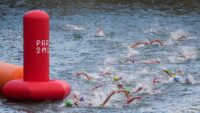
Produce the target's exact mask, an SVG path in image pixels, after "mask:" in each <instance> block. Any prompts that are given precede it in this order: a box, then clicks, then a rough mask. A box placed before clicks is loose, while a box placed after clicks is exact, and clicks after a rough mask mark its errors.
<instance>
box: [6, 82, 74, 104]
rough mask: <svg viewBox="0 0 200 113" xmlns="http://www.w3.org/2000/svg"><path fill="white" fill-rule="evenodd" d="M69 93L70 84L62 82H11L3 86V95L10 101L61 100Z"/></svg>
mask: <svg viewBox="0 0 200 113" xmlns="http://www.w3.org/2000/svg"><path fill="white" fill-rule="evenodd" d="M70 91H71V88H70V84H68V83H67V82H65V81H62V80H52V81H49V82H26V81H23V80H12V81H9V82H8V83H6V84H5V86H4V88H3V95H4V96H5V97H6V98H7V99H10V100H20V101H21V100H33V101H43V100H61V99H63V98H64V97H66V96H68V95H69V93H70Z"/></svg>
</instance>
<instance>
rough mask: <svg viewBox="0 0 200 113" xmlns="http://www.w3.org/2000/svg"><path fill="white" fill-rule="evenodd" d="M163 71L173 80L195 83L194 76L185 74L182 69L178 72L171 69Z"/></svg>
mask: <svg viewBox="0 0 200 113" xmlns="http://www.w3.org/2000/svg"><path fill="white" fill-rule="evenodd" d="M163 71H164V72H165V73H166V74H167V75H168V76H169V78H170V79H171V80H172V81H173V82H179V83H185V84H193V81H194V80H193V77H192V76H191V75H186V76H184V73H183V72H182V71H181V70H178V71H177V73H173V72H171V71H170V70H169V69H164V70H163Z"/></svg>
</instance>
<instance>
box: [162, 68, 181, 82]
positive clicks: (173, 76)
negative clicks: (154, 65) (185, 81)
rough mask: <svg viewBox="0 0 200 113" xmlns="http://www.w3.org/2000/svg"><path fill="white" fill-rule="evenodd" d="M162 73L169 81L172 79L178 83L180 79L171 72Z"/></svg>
mask: <svg viewBox="0 0 200 113" xmlns="http://www.w3.org/2000/svg"><path fill="white" fill-rule="evenodd" d="M163 71H164V72H165V73H166V74H167V75H168V77H169V79H172V81H173V82H180V77H179V76H178V75H176V74H175V73H173V72H172V71H171V70H169V69H164V70H163Z"/></svg>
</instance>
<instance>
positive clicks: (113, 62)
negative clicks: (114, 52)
mask: <svg viewBox="0 0 200 113" xmlns="http://www.w3.org/2000/svg"><path fill="white" fill-rule="evenodd" d="M116 62H117V60H116V59H115V58H113V57H106V59H105V60H104V64H116Z"/></svg>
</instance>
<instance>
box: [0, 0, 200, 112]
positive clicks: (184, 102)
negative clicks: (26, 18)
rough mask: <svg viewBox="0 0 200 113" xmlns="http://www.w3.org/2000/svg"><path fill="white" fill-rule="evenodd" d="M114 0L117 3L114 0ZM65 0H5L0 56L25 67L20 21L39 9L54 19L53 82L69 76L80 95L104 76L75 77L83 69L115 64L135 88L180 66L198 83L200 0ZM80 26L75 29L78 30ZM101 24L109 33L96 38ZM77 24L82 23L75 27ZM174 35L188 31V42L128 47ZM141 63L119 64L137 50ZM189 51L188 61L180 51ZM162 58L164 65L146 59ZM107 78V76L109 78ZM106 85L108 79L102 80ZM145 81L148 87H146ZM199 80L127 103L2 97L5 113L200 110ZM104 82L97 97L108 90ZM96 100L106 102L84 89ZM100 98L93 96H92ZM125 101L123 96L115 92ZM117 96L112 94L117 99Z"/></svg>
mask: <svg viewBox="0 0 200 113" xmlns="http://www.w3.org/2000/svg"><path fill="white" fill-rule="evenodd" d="M111 1H112V2H111ZM111 1H110V2H108V1H106V0H102V1H101V0H91V1H89V0H88V1H86V0H79V1H73V0H60V1H53V0H50V1H49V2H45V1H43V2H39V1H38V2H37V1H35V0H18V1H15V2H14V1H12V0H2V1H0V26H1V27H0V55H1V56H0V61H4V62H9V63H13V64H18V65H23V34H22V32H23V26H22V25H23V22H22V18H23V15H24V13H25V12H26V11H29V10H32V9H41V10H45V11H47V12H48V13H49V15H50V17H51V20H50V26H51V27H50V30H51V31H50V39H51V45H50V50H51V51H50V63H51V65H50V69H51V72H50V73H51V75H50V76H51V78H52V79H64V80H66V81H68V82H69V83H70V84H71V85H72V89H73V92H74V91H79V92H83V91H85V90H86V89H88V88H92V87H94V86H95V85H98V84H100V83H101V82H102V81H103V80H104V78H102V79H101V78H100V79H98V80H96V81H94V82H91V83H90V82H87V81H86V80H84V79H81V78H78V77H76V76H75V73H76V72H77V71H80V70H84V71H87V72H88V73H90V74H91V75H94V76H96V75H97V74H98V73H99V72H100V71H101V70H104V69H106V68H112V69H113V73H114V74H116V75H123V77H124V78H125V80H131V79H134V80H135V81H136V82H133V81H131V82H130V83H129V85H130V86H132V87H134V86H136V85H137V84H138V83H148V82H149V81H150V82H151V80H152V78H154V77H160V78H165V77H166V76H165V75H164V74H163V73H162V71H161V70H162V69H163V68H169V69H171V70H173V71H176V70H183V71H184V72H185V73H186V74H191V75H192V76H193V77H194V78H195V80H196V81H197V82H198V81H199V80H200V79H199V75H200V73H199V70H200V64H199V63H200V61H199V54H200V53H199V50H200V45H199V43H200V38H199V36H200V16H199V14H200V2H199V1H198V0H196V1H195V0H191V1H190V0H183V1H181V2H180V1H178V0H167V1H165V2H164V1H163V2H160V1H159V0H134V1H128V0H121V1H120V0H111ZM73 26H75V27H73ZM100 26H102V28H103V30H104V33H105V36H104V37H95V36H94V35H95V33H96V31H97V29H98V28H99V27H100ZM76 27H77V28H76ZM177 32H181V33H186V34H187V35H188V39H186V40H183V41H172V42H169V43H166V44H165V45H164V46H145V47H142V48H138V49H130V48H128V45H130V44H132V43H134V42H136V41H143V40H145V41H148V40H153V39H161V40H163V41H166V42H167V41H169V39H170V38H173V36H176V33H177ZM133 54H134V57H135V58H136V59H137V60H138V62H136V63H132V64H127V63H123V62H122V61H123V60H124V59H126V58H127V57H128V56H130V55H133ZM181 55H182V56H186V57H185V58H184V59H182V58H179V56H181ZM152 59H153V60H155V59H156V60H159V61H160V64H146V63H141V62H142V61H149V60H152ZM106 80H107V78H106ZM103 84H104V83H103ZM147 85H148V84H147ZM199 87H200V86H199V84H191V85H188V84H179V83H163V84H159V85H158V86H157V88H158V89H159V91H160V93H156V94H148V93H144V94H141V95H142V96H143V98H142V99H141V100H140V101H137V102H135V103H132V104H131V105H129V106H128V107H125V108H124V107H120V105H118V104H116V105H115V104H114V102H112V101H111V102H110V103H109V104H108V105H107V106H106V107H105V108H100V107H98V106H96V107H91V108H89V107H73V108H67V107H63V106H62V103H63V102H62V101H57V102H42V103H35V102H28V103H13V102H7V103H5V99H3V97H1V99H0V105H1V107H0V112H77V113H80V112H83V113H88V112H106V113H108V112H124V113H128V112H139V113H140V112H141V113H142V112H145V113H146V112H150V113H151V112H152V113H154V112H157V113H166V112H168V113H174V111H176V113H188V112H191V113H193V112H195V113H198V112H200V88H199ZM111 89H112V88H111V86H109V85H107V86H105V87H104V88H101V89H100V90H98V91H99V92H98V93H97V94H101V93H102V92H103V93H104V94H103V95H104V96H105V95H107V94H108V93H109V92H111V91H112V90H111ZM85 95H86V96H87V97H88V98H91V101H92V102H93V103H95V104H97V105H98V104H101V102H102V101H103V100H101V99H98V96H99V95H96V97H95V96H93V95H91V96H90V95H89V94H85ZM95 98H96V100H95ZM118 98H122V97H118ZM113 100H115V98H113Z"/></svg>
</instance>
